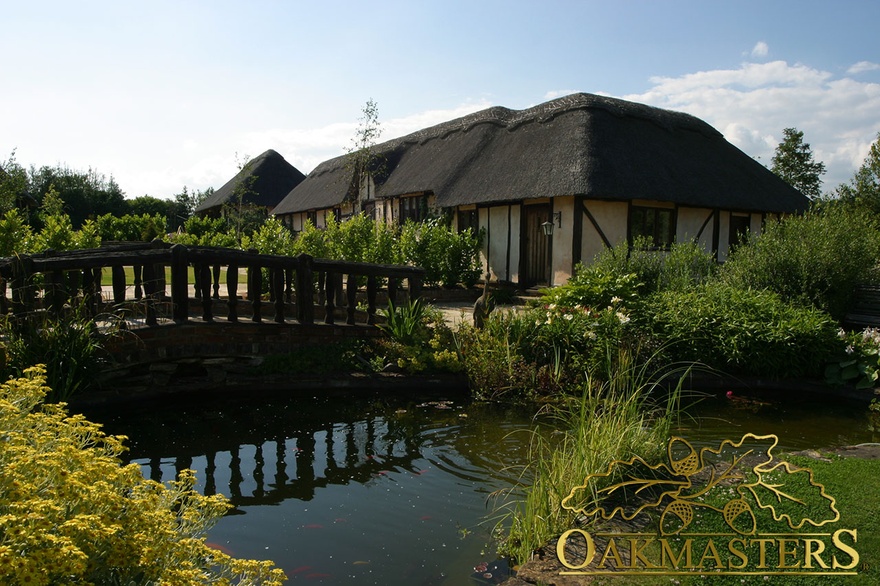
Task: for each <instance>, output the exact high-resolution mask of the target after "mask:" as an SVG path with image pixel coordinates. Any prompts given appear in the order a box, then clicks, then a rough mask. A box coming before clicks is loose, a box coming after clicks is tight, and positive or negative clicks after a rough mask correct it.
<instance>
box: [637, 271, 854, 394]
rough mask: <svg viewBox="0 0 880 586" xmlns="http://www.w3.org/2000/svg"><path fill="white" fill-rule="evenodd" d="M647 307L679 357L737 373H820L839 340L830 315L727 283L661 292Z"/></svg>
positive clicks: (657, 330) (655, 325)
mask: <svg viewBox="0 0 880 586" xmlns="http://www.w3.org/2000/svg"><path fill="white" fill-rule="evenodd" d="M645 311H646V314H647V316H650V319H651V322H652V325H653V328H654V332H655V334H656V335H657V336H658V337H659V338H660V339H661V340H663V341H664V342H665V343H668V344H669V350H670V351H671V352H673V353H674V354H675V356H676V357H677V358H678V359H680V360H686V361H699V362H703V363H706V364H708V365H709V366H712V367H715V368H719V369H721V370H725V371H727V372H730V373H733V374H749V375H759V376H773V377H789V376H817V375H818V374H820V369H821V366H822V365H823V364H824V363H825V362H826V361H827V360H828V359H829V358H830V356H831V353H832V352H833V349H834V348H835V346H836V345H837V343H838V342H837V325H836V323H835V322H834V320H832V319H831V318H830V317H829V316H828V315H827V314H826V313H824V312H822V311H819V310H817V309H815V308H812V307H807V306H797V305H794V304H791V303H787V302H785V301H784V300H782V299H781V298H780V296H779V295H777V294H775V293H773V292H771V291H764V290H755V289H740V288H737V287H735V286H731V285H729V284H726V283H719V282H713V283H707V284H704V285H700V286H698V287H694V288H693V289H690V290H687V291H667V292H663V293H659V294H658V295H656V296H655V297H653V298H652V299H651V301H650V303H649V304H648V306H647V307H646V308H645Z"/></svg>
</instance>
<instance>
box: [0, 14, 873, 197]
mask: <svg viewBox="0 0 880 586" xmlns="http://www.w3.org/2000/svg"><path fill="white" fill-rule="evenodd" d="M878 22H880V2H877V1H876V0H859V1H853V0H835V1H834V2H829V1H823V2H819V1H815V0H796V1H789V0H759V1H751V0H737V1H735V2H734V1H728V2H713V1H705V0H699V1H697V0H695V1H684V0H667V1H660V0H654V1H647V0H644V1H629V0H614V1H613V2H612V1H608V0H602V1H593V0H582V1H574V0H566V1H563V0H536V1H525V0H502V1H495V0H464V1H459V0H441V1H428V0H408V1H383V0H380V1H377V2H355V1H350V2H342V1H339V2H337V1H333V0H321V1H318V0H312V1H310V2H303V1H298V0H287V1H282V0H278V1H269V0H248V1H247V2H228V1H223V0H211V1H195V0H193V1H188V0H173V1H167V2H166V1H164V0H151V1H150V2H120V1H118V0H113V1H90V0H83V1H80V2H70V1H68V0H59V1H42V0H29V1H28V2H22V1H20V0H15V1H12V0H0V54H2V55H3V57H4V58H3V68H2V69H0V162H2V161H8V160H9V159H10V158H11V157H13V156H14V159H15V161H16V162H17V163H18V164H20V165H23V166H25V167H31V166H35V167H41V166H44V165H48V166H56V165H60V166H66V167H69V168H71V169H74V170H82V171H85V170H88V169H94V170H96V171H98V172H99V173H102V174H104V175H105V176H107V177H110V176H112V177H113V178H114V179H115V181H116V182H117V183H118V184H119V186H120V188H121V189H122V190H123V191H124V192H125V194H126V196H127V197H129V198H134V197H138V196H141V195H151V196H154V197H161V198H171V197H173V196H174V194H176V193H179V192H180V191H181V190H182V188H183V187H184V186H186V187H187V188H189V189H190V190H204V189H206V188H208V187H213V188H214V189H217V188H219V187H221V186H222V185H223V184H224V183H225V182H226V181H228V180H229V179H230V178H231V177H232V176H234V175H235V173H236V172H237V171H238V168H239V167H240V165H242V164H243V163H244V162H245V161H246V160H247V159H248V158H253V157H256V156H258V155H259V154H260V153H262V152H264V151H266V150H267V149H274V150H276V151H278V152H279V153H281V155H282V156H284V158H285V159H287V161H288V162H290V163H291V164H292V165H294V166H295V167H296V168H298V169H299V170H300V171H302V172H303V173H308V172H309V171H311V170H312V169H313V168H314V167H315V166H316V165H318V164H319V163H320V162H322V161H324V160H326V159H329V158H332V157H335V156H339V155H342V154H344V153H346V152H347V151H348V150H349V149H350V148H352V145H353V141H354V138H355V133H356V129H357V126H358V119H359V118H360V117H361V116H362V110H363V108H364V106H365V104H366V103H367V101H368V100H372V101H374V102H375V103H376V104H377V106H378V115H379V122H380V124H381V130H382V135H381V138H380V142H381V141H384V140H390V139H392V138H396V137H399V136H403V135H405V134H408V133H410V132H414V131H416V130H419V129H421V128H425V127H427V126H431V125H434V124H438V123H440V122H444V121H447V120H451V119H454V118H457V117H460V116H463V115H466V114H469V113H471V112H475V111H478V110H481V109H484V108H488V107H491V106H504V107H507V108H511V109H523V108H528V107H531V106H534V105H537V104H540V103H542V102H545V101H547V100H550V99H553V98H556V97H559V96H563V95H566V94H569V93H574V92H588V93H594V94H601V95H607V96H612V97H617V98H622V99H625V100H631V101H634V102H640V103H644V104H649V105H653V106H658V107H661V108H667V109H671V110H676V111H681V112H687V113H689V114H692V115H694V116H697V117H698V118H701V119H703V120H705V121H706V122H708V123H709V124H711V125H712V126H714V127H715V128H716V129H718V130H719V131H720V132H722V133H723V134H724V136H725V137H726V138H727V140H729V141H730V142H731V143H733V144H734V145H736V146H737V147H738V148H740V149H741V150H743V151H744V152H745V153H747V154H748V155H750V156H752V157H754V158H756V159H758V160H759V161H760V162H762V163H763V164H765V165H767V166H770V165H771V159H772V157H773V153H774V150H775V148H776V146H777V145H778V144H779V142H780V141H781V140H782V137H783V133H782V131H783V129H785V128H790V127H794V128H797V129H798V130H800V131H802V132H803V133H804V141H805V142H807V143H809V144H810V147H811V149H812V152H813V156H814V159H815V160H817V161H822V162H823V163H824V164H825V165H826V168H827V173H826V174H825V175H824V176H823V189H824V190H826V191H832V190H833V189H834V188H835V187H836V186H838V185H839V184H841V183H845V182H847V181H849V180H850V179H851V178H852V175H853V173H854V172H855V170H856V169H857V168H858V167H859V165H860V164H861V163H862V161H863V160H864V159H865V157H866V156H867V153H868V149H869V147H870V145H871V143H872V142H874V141H875V140H877V138H878V133H880V34H878V32H877V23H878Z"/></svg>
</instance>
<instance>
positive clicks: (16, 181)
mask: <svg viewBox="0 0 880 586" xmlns="http://www.w3.org/2000/svg"><path fill="white" fill-rule="evenodd" d="M27 189H28V175H27V171H26V170H25V168H24V167H22V166H21V165H19V164H18V163H17V162H16V161H15V151H14V150H13V151H12V153H10V155H9V158H8V159H6V160H5V161H0V213H6V212H8V211H9V210H11V209H13V208H15V207H16V205H17V204H18V202H19V201H21V200H22V198H24V199H27Z"/></svg>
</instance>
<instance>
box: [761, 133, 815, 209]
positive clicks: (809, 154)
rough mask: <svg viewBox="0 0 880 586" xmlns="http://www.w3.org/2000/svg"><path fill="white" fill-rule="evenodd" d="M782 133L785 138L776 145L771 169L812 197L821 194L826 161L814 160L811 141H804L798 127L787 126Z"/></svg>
mask: <svg viewBox="0 0 880 586" xmlns="http://www.w3.org/2000/svg"><path fill="white" fill-rule="evenodd" d="M782 134H783V139H782V142H780V143H779V145H777V147H776V154H774V155H773V166H772V167H771V168H770V170H771V171H773V172H774V173H776V174H777V175H779V176H780V177H782V178H783V179H784V180H785V181H786V182H787V183H788V184H789V185H791V186H792V187H794V188H795V189H797V190H799V191H800V192H801V193H803V194H804V195H806V196H808V197H810V198H817V197H819V196H821V195H822V175H824V174H825V163H822V162H821V161H819V162H816V161H814V160H813V151H812V150H811V149H810V145H809V143H805V142H804V133H803V132H801V131H800V130H798V129H797V128H786V129H785V130H783V131H782Z"/></svg>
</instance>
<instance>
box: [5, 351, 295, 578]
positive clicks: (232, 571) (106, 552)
mask: <svg viewBox="0 0 880 586" xmlns="http://www.w3.org/2000/svg"><path fill="white" fill-rule="evenodd" d="M48 392H50V389H49V388H48V387H47V386H46V384H45V369H44V367H43V366H37V367H33V368H29V369H27V370H25V372H24V376H23V377H22V378H19V379H11V380H9V381H7V382H6V383H4V384H3V385H2V386H0V469H2V470H3V474H2V475H0V575H2V576H3V577H4V582H3V583H4V584H126V585H132V584H133V585H141V584H175V585H182V586H187V585H196V584H221V585H231V584H239V585H257V584H264V585H276V584H281V582H282V581H283V580H284V579H285V576H284V573H283V572H282V571H281V570H280V569H276V568H273V564H272V562H268V561H255V560H238V559H234V558H232V557H230V556H229V555H227V554H225V553H223V552H220V551H216V550H214V549H212V548H211V547H209V546H208V545H207V544H206V543H205V538H206V533H207V531H208V529H209V528H210V527H212V526H213V525H214V524H215V523H216V522H217V520H218V519H220V518H221V517H222V516H223V514H224V513H225V512H226V511H227V509H228V508H229V506H230V505H229V504H228V502H227V501H226V499H225V497H223V496H222V495H214V496H202V495H200V494H199V493H198V492H196V491H195V490H194V489H193V485H194V476H193V472H192V471H191V470H185V471H183V472H181V474H180V476H179V478H178V479H177V480H176V481H173V482H170V483H168V484H162V483H158V482H154V481H151V480H146V479H144V478H143V476H142V474H141V471H140V468H139V467H138V465H137V464H129V465H127V466H126V465H123V464H122V462H121V461H120V459H119V456H120V454H121V453H122V452H123V451H124V447H123V445H122V441H123V439H124V438H123V437H121V436H107V435H105V434H103V433H102V432H101V431H100V426H99V425H97V424H95V423H92V422H90V421H88V420H86V419H85V418H84V417H83V416H82V415H68V413H67V412H66V410H65V405H64V404H63V403H60V404H43V402H42V401H43V399H44V398H45V396H46V394H47V393H48Z"/></svg>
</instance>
